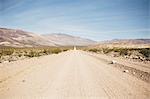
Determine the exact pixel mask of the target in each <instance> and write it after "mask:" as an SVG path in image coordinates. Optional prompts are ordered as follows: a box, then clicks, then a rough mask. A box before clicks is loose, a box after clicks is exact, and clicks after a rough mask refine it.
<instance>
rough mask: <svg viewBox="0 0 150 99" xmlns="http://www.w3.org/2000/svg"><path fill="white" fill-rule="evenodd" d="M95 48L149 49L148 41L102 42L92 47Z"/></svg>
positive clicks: (119, 40) (117, 40)
mask: <svg viewBox="0 0 150 99" xmlns="http://www.w3.org/2000/svg"><path fill="white" fill-rule="evenodd" d="M94 46H95V47H110V48H112V47H127V48H145V47H146V48H147V47H150V39H114V40H109V41H102V42H99V43H97V44H96V45H94Z"/></svg>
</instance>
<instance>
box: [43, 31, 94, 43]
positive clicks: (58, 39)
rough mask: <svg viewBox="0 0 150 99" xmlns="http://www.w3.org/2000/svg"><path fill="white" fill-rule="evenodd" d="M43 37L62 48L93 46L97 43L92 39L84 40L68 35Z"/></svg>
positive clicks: (47, 35)
mask: <svg viewBox="0 0 150 99" xmlns="http://www.w3.org/2000/svg"><path fill="white" fill-rule="evenodd" d="M43 36H44V37H46V38H47V39H48V40H49V41H50V42H53V43H55V44H58V45H61V46H68V45H78V46H84V45H91V44H94V43H96V42H95V41H92V40H90V39H83V38H80V37H76V36H71V35H68V34H59V33H58V34H46V35H43Z"/></svg>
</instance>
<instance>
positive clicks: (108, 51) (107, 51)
mask: <svg viewBox="0 0 150 99" xmlns="http://www.w3.org/2000/svg"><path fill="white" fill-rule="evenodd" d="M102 50H103V53H104V54H107V53H110V52H112V50H113V49H109V48H103V49H102Z"/></svg>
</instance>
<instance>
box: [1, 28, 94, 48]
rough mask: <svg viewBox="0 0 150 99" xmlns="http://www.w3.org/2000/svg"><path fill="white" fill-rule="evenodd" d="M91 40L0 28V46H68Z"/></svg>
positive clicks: (82, 43)
mask: <svg viewBox="0 0 150 99" xmlns="http://www.w3.org/2000/svg"><path fill="white" fill-rule="evenodd" d="M92 43H94V41H92V40H88V39H83V38H80V37H75V36H71V35H66V34H48V35H38V34H34V33H31V32H26V31H23V30H17V29H7V28H0V46H11V47H40V46H70V45H83V46H85V45H89V44H92Z"/></svg>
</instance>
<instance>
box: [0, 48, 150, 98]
mask: <svg viewBox="0 0 150 99" xmlns="http://www.w3.org/2000/svg"><path fill="white" fill-rule="evenodd" d="M149 98H150V84H149V83H146V82H144V81H142V80H140V79H138V78H136V77H133V76H131V75H129V74H126V73H123V72H122V71H119V70H118V69H116V68H114V67H112V66H109V64H105V63H104V62H102V60H100V59H97V58H94V57H92V56H90V55H89V54H88V53H87V52H83V51H79V50H71V51H67V52H63V53H60V54H58V55H49V56H42V57H39V58H32V59H27V60H20V61H16V62H11V63H2V64H0V99H149Z"/></svg>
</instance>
